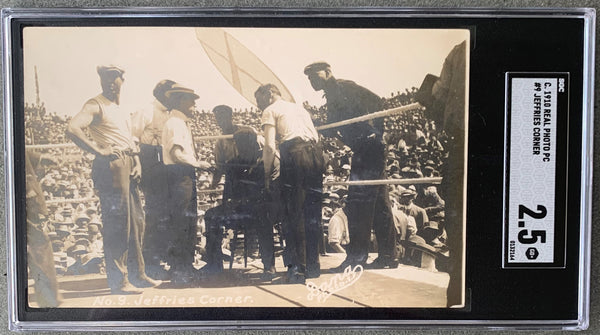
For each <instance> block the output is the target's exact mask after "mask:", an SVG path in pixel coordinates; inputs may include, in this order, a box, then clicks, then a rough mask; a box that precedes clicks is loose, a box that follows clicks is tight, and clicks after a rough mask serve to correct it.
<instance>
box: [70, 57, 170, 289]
mask: <svg viewBox="0 0 600 335" xmlns="http://www.w3.org/2000/svg"><path fill="white" fill-rule="evenodd" d="M96 70H97V72H98V75H99V76H100V84H101V87H102V93H101V94H99V95H97V96H95V97H93V98H91V99H89V100H88V101H87V102H86V103H85V104H84V105H83V108H82V109H81V111H80V112H79V113H78V114H76V115H75V116H74V117H73V119H71V121H70V122H69V125H68V127H67V135H68V136H69V137H70V138H71V139H72V140H73V142H75V144H77V145H78V146H79V147H80V148H81V149H83V150H85V151H87V152H90V153H92V154H94V155H96V158H95V160H94V162H93V164H92V179H93V180H94V187H95V188H96V190H97V191H98V195H99V196H100V204H101V206H102V220H103V226H104V231H103V235H104V255H105V260H106V277H107V280H108V286H109V287H110V289H111V292H112V293H113V294H140V293H142V290H141V288H143V287H152V286H156V285H158V284H159V283H158V282H156V281H154V280H152V279H150V278H148V277H147V276H146V274H145V271H144V259H143V257H142V245H143V241H142V239H143V232H144V225H145V223H144V213H143V210H142V203H141V201H140V193H139V186H138V183H139V179H140V177H141V168H140V160H139V157H138V155H137V150H136V145H135V143H134V141H133V137H132V135H131V125H130V123H131V122H130V117H129V113H127V112H126V111H122V110H121V109H120V93H121V85H122V84H123V80H124V77H123V73H124V72H125V71H124V70H123V69H121V68H119V67H118V66H115V65H107V66H98V67H97V69H96ZM86 129H87V130H88V131H89V134H90V135H91V139H90V138H88V137H87V136H86V134H85V132H84V131H85V130H86ZM128 264H129V266H133V267H134V268H135V269H134V268H131V269H129V270H132V271H128ZM128 277H132V278H128ZM132 283H133V284H134V285H135V286H134V285H132Z"/></svg>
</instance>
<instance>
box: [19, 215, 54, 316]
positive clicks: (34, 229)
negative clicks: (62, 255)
mask: <svg viewBox="0 0 600 335" xmlns="http://www.w3.org/2000/svg"><path fill="white" fill-rule="evenodd" d="M27 214H28V215H29V213H27ZM52 255H53V253H52V245H51V244H50V239H49V238H48V235H47V234H46V233H45V232H44V231H43V230H42V229H41V227H40V225H39V224H36V223H33V222H32V221H30V220H27V266H28V267H29V278H31V279H33V281H34V282H33V288H34V290H35V292H34V295H33V297H34V299H35V302H37V304H38V306H39V307H41V308H48V307H56V306H58V305H59V304H60V300H61V299H60V295H59V293H58V282H57V280H56V269H55V268H54V258H53V257H52Z"/></svg>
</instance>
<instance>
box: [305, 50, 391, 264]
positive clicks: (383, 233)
mask: <svg viewBox="0 0 600 335" xmlns="http://www.w3.org/2000/svg"><path fill="white" fill-rule="evenodd" d="M304 74H306V75H307V76H308V80H309V81H310V84H311V86H312V87H313V89H314V90H315V91H320V90H323V91H324V92H325V98H326V99H327V121H328V122H329V123H332V122H338V121H343V120H347V119H351V118H355V117H358V116H362V115H366V114H370V113H373V112H377V111H380V110H382V109H383V101H382V99H381V98H380V97H379V96H377V95H376V94H375V93H373V92H371V91H369V90H368V89H366V88H364V87H362V86H360V85H358V84H356V83H354V82H352V81H348V80H342V79H336V78H335V77H334V76H333V74H332V72H331V67H330V65H329V64H327V63H325V62H317V63H313V64H310V65H308V66H306V68H305V69H304ZM383 129H384V127H383V118H379V119H373V120H371V121H368V122H356V123H353V124H350V125H347V126H343V127H337V128H334V129H331V130H330V131H325V132H323V135H325V136H329V137H337V138H339V139H340V140H341V141H342V142H344V144H345V145H347V146H349V147H350V148H351V149H352V151H353V153H354V155H353V157H352V166H351V171H350V180H373V179H385V178H386V172H385V168H386V166H385V163H386V154H385V150H386V147H385V143H384V141H383ZM346 213H347V214H348V229H349V235H350V244H349V245H348V248H347V250H346V252H347V253H346V259H345V260H344V262H342V264H341V265H340V266H338V267H337V268H334V269H333V271H334V272H341V271H344V269H345V268H346V267H348V266H352V267H354V266H356V265H366V261H367V257H368V251H369V239H370V236H371V228H373V230H374V231H375V235H376V237H377V245H378V247H379V250H378V251H379V257H377V259H375V261H374V262H373V263H372V264H369V267H372V268H385V267H390V268H395V267H396V266H397V265H398V261H397V259H396V258H397V257H396V251H395V250H396V249H395V244H396V242H395V233H394V229H395V228H394V221H393V216H392V211H391V204H390V200H389V196H388V190H387V186H386V185H379V186H354V185H352V186H350V187H349V189H348V202H347V204H346Z"/></svg>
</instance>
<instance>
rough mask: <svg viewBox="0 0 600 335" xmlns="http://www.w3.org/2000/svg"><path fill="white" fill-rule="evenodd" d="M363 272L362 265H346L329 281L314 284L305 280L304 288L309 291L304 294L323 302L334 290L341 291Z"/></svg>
mask: <svg viewBox="0 0 600 335" xmlns="http://www.w3.org/2000/svg"><path fill="white" fill-rule="evenodd" d="M362 274H363V267H362V265H356V266H355V267H354V268H352V266H348V267H347V268H346V269H345V270H344V272H343V273H338V274H336V275H335V276H333V278H331V279H330V280H329V281H326V282H324V283H322V284H321V285H318V286H317V285H316V284H315V283H313V282H310V281H309V282H307V283H306V288H307V289H308V291H309V293H308V295H307V296H306V298H307V299H308V300H313V299H315V298H316V299H317V301H319V302H325V300H327V298H329V297H330V296H331V295H332V294H334V293H335V292H338V291H341V290H343V289H345V288H346V287H348V286H350V285H352V284H354V283H355V282H356V281H357V280H358V279H359V278H360V276H361V275H362Z"/></svg>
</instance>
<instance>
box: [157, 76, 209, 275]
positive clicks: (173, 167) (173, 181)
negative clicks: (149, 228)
mask: <svg viewBox="0 0 600 335" xmlns="http://www.w3.org/2000/svg"><path fill="white" fill-rule="evenodd" d="M165 96H166V97H167V99H169V103H170V104H171V106H172V107H173V110H172V111H171V114H172V115H171V117H170V118H169V120H168V121H167V122H166V124H165V127H164V129H163V134H162V149H163V158H164V163H165V166H166V169H167V183H168V187H167V190H166V191H167V192H166V195H167V199H168V202H167V207H168V209H169V218H170V230H171V234H169V236H168V237H167V239H168V244H167V255H168V258H167V263H168V264H169V266H170V269H169V271H170V274H171V283H174V284H177V285H189V284H192V282H193V280H194V279H195V277H196V276H195V272H196V271H195V269H194V267H193V266H192V264H193V263H194V255H195V249H196V231H197V213H198V212H197V194H196V168H201V169H208V168H210V165H209V164H208V163H207V162H203V161H199V160H198V156H197V153H196V150H195V147H194V139H193V137H192V129H191V127H190V123H191V122H190V121H191V120H190V119H189V118H190V117H192V115H193V111H194V105H195V101H196V100H197V99H198V98H199V96H198V95H197V94H196V93H195V92H194V91H193V90H192V89H189V88H185V87H183V86H181V85H178V84H175V85H173V86H172V87H171V89H169V90H168V91H167V92H166V93H165Z"/></svg>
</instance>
